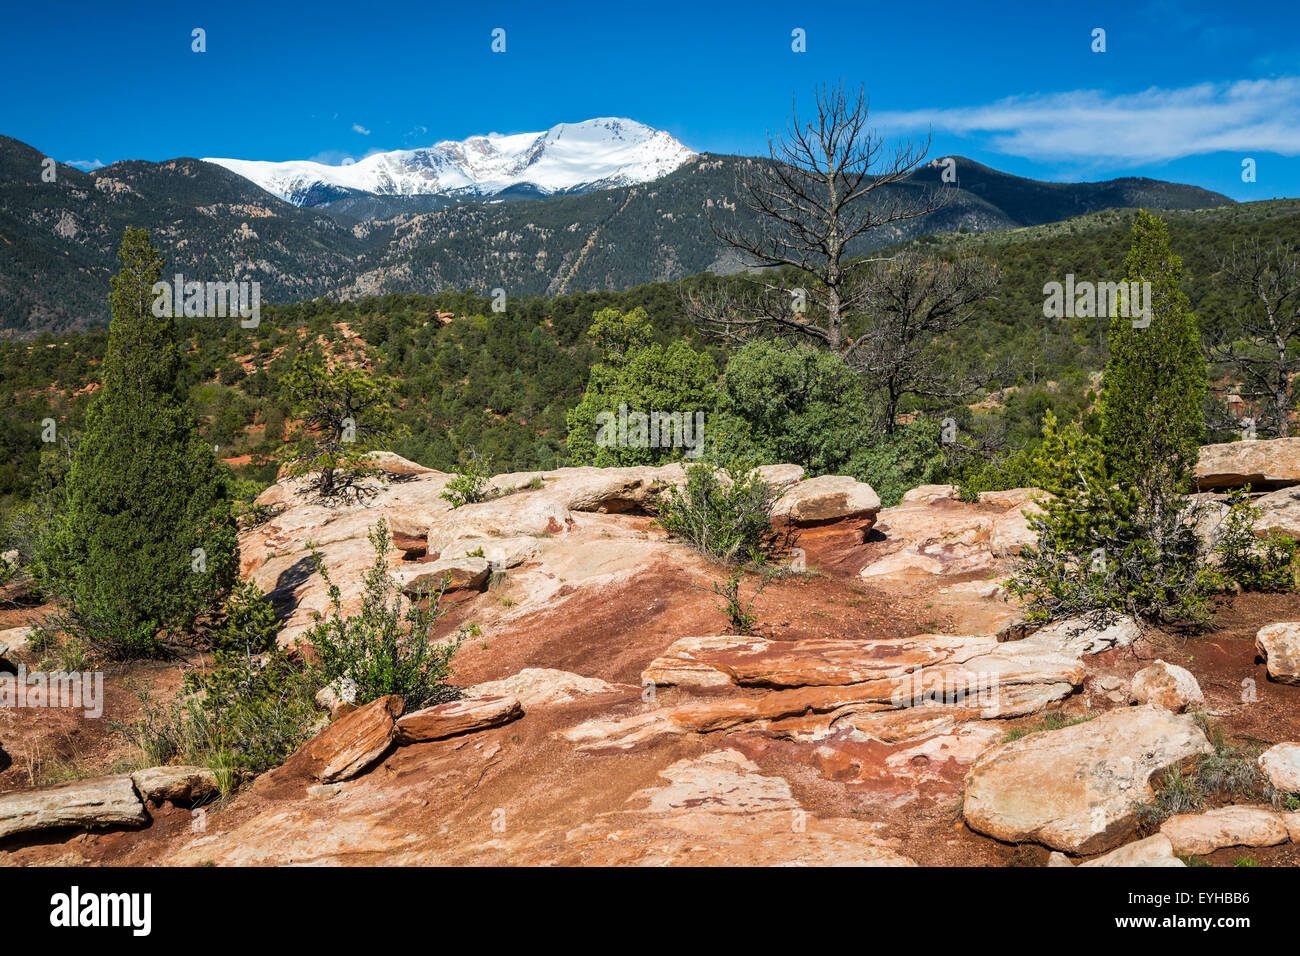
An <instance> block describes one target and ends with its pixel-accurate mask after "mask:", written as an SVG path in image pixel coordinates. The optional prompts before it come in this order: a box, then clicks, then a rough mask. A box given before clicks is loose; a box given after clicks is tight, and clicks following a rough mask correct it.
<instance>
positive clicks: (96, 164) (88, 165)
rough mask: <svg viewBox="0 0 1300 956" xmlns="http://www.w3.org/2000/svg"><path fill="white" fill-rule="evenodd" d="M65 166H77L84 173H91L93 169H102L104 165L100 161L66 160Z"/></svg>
mask: <svg viewBox="0 0 1300 956" xmlns="http://www.w3.org/2000/svg"><path fill="white" fill-rule="evenodd" d="M63 165H64V166H75V167H76V168H77V169H80V170H83V171H84V172H87V173H88V172H90V171H91V170H92V169H102V168H103V167H104V164H103V163H102V162H101V161H100V160H98V159H65V160H64V161H63Z"/></svg>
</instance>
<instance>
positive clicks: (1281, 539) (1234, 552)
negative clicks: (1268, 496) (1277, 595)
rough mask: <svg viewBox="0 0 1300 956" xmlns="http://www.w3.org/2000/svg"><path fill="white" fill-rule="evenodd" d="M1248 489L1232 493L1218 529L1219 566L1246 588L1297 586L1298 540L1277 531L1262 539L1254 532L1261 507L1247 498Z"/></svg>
mask: <svg viewBox="0 0 1300 956" xmlns="http://www.w3.org/2000/svg"><path fill="white" fill-rule="evenodd" d="M1249 490H1250V489H1249V487H1247V488H1246V489H1244V490H1237V491H1234V492H1233V493H1232V496H1231V498H1230V499H1229V507H1228V513H1227V515H1225V516H1224V519H1223V522H1222V524H1221V525H1220V526H1219V527H1218V529H1216V533H1215V535H1214V538H1216V539H1217V544H1216V545H1215V549H1214V550H1215V553H1216V554H1218V556H1219V568H1220V570H1221V571H1222V572H1223V575H1224V577H1226V578H1227V579H1228V580H1229V581H1233V582H1235V583H1236V584H1238V585H1239V586H1240V587H1241V588H1242V590H1245V591H1289V590H1291V589H1292V587H1294V586H1295V571H1294V568H1293V565H1294V562H1295V556H1296V543H1295V542H1294V541H1293V540H1291V539H1290V538H1287V537H1285V536H1283V535H1280V534H1278V533H1276V532H1274V533H1272V534H1270V535H1269V536H1268V537H1267V538H1264V539H1263V540H1260V539H1259V538H1257V537H1256V536H1255V522H1256V521H1257V520H1258V519H1259V509H1258V508H1256V507H1255V506H1254V505H1252V504H1251V503H1250V501H1249V500H1247V498H1246V492H1248V491H1249Z"/></svg>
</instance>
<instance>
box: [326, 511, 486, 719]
mask: <svg viewBox="0 0 1300 956" xmlns="http://www.w3.org/2000/svg"><path fill="white" fill-rule="evenodd" d="M370 544H371V547H373V548H374V550H375V561H374V564H373V565H371V568H370V570H369V571H368V572H367V573H366V581H365V593H364V594H363V596H362V603H361V613H360V614H357V615H354V616H352V617H345V616H344V615H343V609H342V604H341V601H340V596H339V589H338V586H337V585H335V584H334V582H332V581H331V580H330V578H329V573H328V572H327V571H326V570H325V565H324V562H323V561H322V559H321V556H320V553H319V552H315V551H313V554H314V555H315V558H316V568H317V570H318V571H319V572H320V575H321V577H322V578H324V579H325V583H326V585H327V586H328V587H329V595H330V612H329V615H328V617H324V618H321V619H320V620H318V621H317V622H316V625H315V626H314V627H313V628H312V629H311V631H310V632H308V634H307V636H306V641H307V643H308V644H310V645H311V647H312V654H311V657H312V665H311V672H312V674H313V676H314V677H315V679H316V680H317V681H318V682H319V683H320V684H323V685H331V684H336V685H337V684H342V683H344V682H346V683H347V685H348V686H350V687H355V688H356V702H357V703H358V704H364V703H369V702H370V701H372V700H377V699H379V698H380V697H384V696H386V695H388V694H400V695H401V696H402V697H403V699H404V700H405V701H406V706H407V708H408V709H415V708H417V707H423V706H425V705H426V704H428V703H431V702H433V703H437V702H441V701H444V700H453V699H455V697H456V695H457V691H456V690H455V689H454V688H452V687H449V686H448V685H447V683H446V681H447V676H448V674H449V673H450V671H451V660H452V657H453V656H455V654H456V651H457V650H458V649H459V648H460V640H461V639H460V635H457V636H456V637H454V638H452V639H451V640H450V641H446V642H444V643H441V644H435V643H434V641H433V632H434V628H435V627H436V626H437V623H438V621H439V620H440V619H441V618H442V617H443V616H444V615H445V614H446V613H447V609H446V608H444V607H443V606H442V595H443V591H444V589H445V588H446V586H447V583H448V580H447V579H446V578H444V579H443V582H442V586H441V587H440V588H439V589H438V590H437V591H429V592H426V593H424V594H422V595H420V596H419V598H418V599H417V600H408V599H407V598H405V597H403V596H402V593H401V588H400V587H399V586H398V584H397V581H396V580H395V579H394V578H393V576H392V573H391V572H390V571H389V570H388V554H389V552H390V551H391V550H392V541H391V538H390V537H389V534H388V523H387V521H385V520H384V519H383V518H381V519H380V520H379V523H378V524H377V525H375V527H374V528H372V529H371V531H370ZM403 605H405V609H403Z"/></svg>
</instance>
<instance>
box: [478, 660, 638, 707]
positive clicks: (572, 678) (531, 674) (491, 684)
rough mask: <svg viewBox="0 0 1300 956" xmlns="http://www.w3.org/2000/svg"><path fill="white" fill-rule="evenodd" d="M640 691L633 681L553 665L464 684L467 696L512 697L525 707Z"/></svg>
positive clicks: (633, 694)
mask: <svg viewBox="0 0 1300 956" xmlns="http://www.w3.org/2000/svg"><path fill="white" fill-rule="evenodd" d="M640 693H641V689H640V688H639V687H633V686H632V685H631V684H611V683H608V682H607V681H603V680H600V679H599V678H597V677H582V676H581V675H578V674H573V673H570V672H569V671H562V670H556V669H555V668H553V667H525V668H524V669H523V670H521V671H520V672H519V673H518V674H514V675H511V676H510V677H504V678H502V679H501V680H493V681H485V682H483V683H481V684H475V685H474V686H472V687H467V688H465V696H466V697H513V698H515V699H516V700H517V701H519V703H520V704H521V705H523V707H524V708H525V709H528V708H531V707H542V706H549V705H555V704H568V703H571V702H572V701H575V700H579V699H582V698H586V697H597V696H603V695H606V694H608V695H617V696H618V697H620V698H625V697H628V696H636V695H638V694H640Z"/></svg>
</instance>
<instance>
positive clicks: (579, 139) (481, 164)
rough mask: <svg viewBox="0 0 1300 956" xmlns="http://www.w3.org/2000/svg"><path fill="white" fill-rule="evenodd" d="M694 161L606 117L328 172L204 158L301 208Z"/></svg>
mask: <svg viewBox="0 0 1300 956" xmlns="http://www.w3.org/2000/svg"><path fill="white" fill-rule="evenodd" d="M693 156H695V154H694V153H693V152H691V151H690V150H689V149H687V148H686V147H685V146H683V145H682V144H681V143H679V142H678V141H677V140H675V139H673V137H672V136H670V135H669V134H668V133H665V132H663V131H662V130H656V129H652V128H651V127H649V126H646V125H645V124H643V123H638V122H636V121H634V120H629V119H617V118H611V117H602V118H600V119H591V120H587V121H585V122H582V123H561V124H560V125H559V126H552V127H551V128H550V129H548V130H546V131H545V132H543V133H516V134H514V135H511V136H502V135H501V134H500V133H489V134H488V135H486V136H472V137H470V138H469V139H466V140H463V141H460V142H453V141H450V140H447V141H444V142H441V143H438V144H437V145H434V146H430V147H427V148H425V149H402V150H395V151H393V152H388V153H375V154H373V155H371V156H367V157H366V158H365V159H362V160H359V161H358V162H355V163H347V164H343V165H339V166H329V165H325V164H323V163H316V162H311V161H309V160H291V161H288V162H266V161H259V160H243V159H207V160H205V162H209V163H216V164H217V165H218V166H224V167H226V168H227V169H229V170H231V171H232V172H235V173H238V174H239V175H241V176H243V177H244V178H245V179H249V180H251V181H253V182H255V183H257V185H259V186H261V187H262V188H263V189H265V190H266V191H267V192H269V193H271V194H273V195H275V196H279V197H280V198H281V199H283V200H285V201H287V202H291V203H293V204H294V205H295V206H323V205H326V204H328V203H332V202H335V201H337V200H339V199H347V198H355V197H357V196H360V195H378V196H444V197H448V198H453V199H461V200H463V199H483V198H487V197H492V196H497V195H500V194H501V193H505V192H511V193H512V194H514V195H518V196H531V197H536V196H551V195H554V194H555V193H566V192H591V191H592V190H596V189H610V188H613V187H615V186H630V185H633V184H635V183H644V182H649V181H650V180H652V179H658V178H659V177H661V176H664V175H667V174H668V173H671V172H672V171H673V170H675V169H677V168H678V167H679V166H681V165H682V164H683V163H685V162H686V161H687V160H689V159H691V158H692V157H693Z"/></svg>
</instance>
